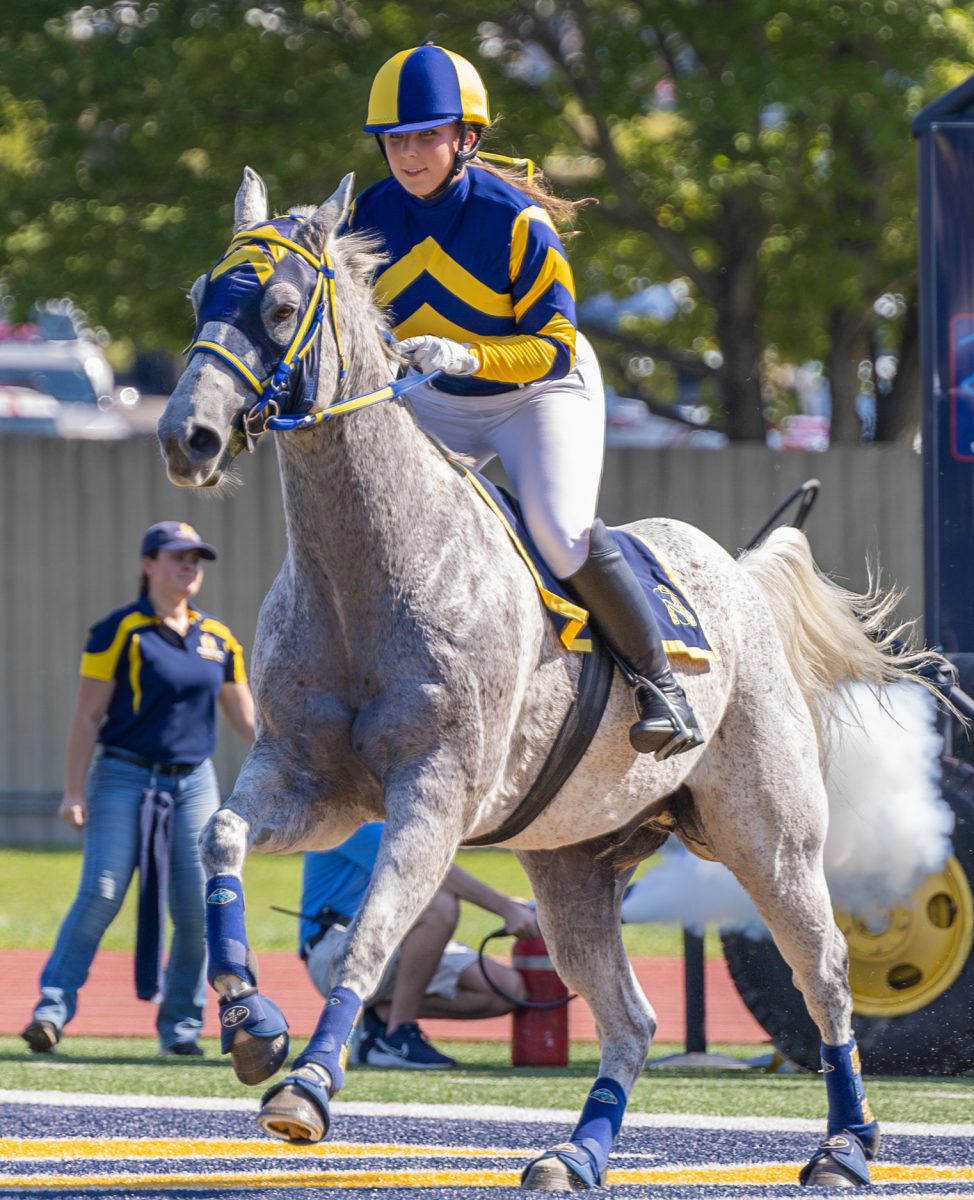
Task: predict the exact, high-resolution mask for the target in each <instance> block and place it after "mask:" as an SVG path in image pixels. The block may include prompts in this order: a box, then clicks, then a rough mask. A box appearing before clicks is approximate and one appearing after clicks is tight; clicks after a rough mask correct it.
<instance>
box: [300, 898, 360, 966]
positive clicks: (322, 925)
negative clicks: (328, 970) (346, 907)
mask: <svg viewBox="0 0 974 1200" xmlns="http://www.w3.org/2000/svg"><path fill="white" fill-rule="evenodd" d="M311 920H312V921H317V923H318V926H319V928H318V932H317V933H313V934H312V935H311V937H309V938H308V940H307V941H306V942H305V943H304V949H303V950H302V951H301V957H302V958H307V957H308V955H309V954H310V953H311V951H312V950H313V949H314V948H315V946H317V945H318V943H319V942H320V941H321V939H322V938H323V937H324V936H325V934H326V933H327V932H328V930H329V929H331V927H332V925H351V923H352V918H351V917H346V916H345V914H344V913H340V912H335V910H334V909H333V908H323V909H321V911H320V912H319V913H318V914H317V915H316V916H314V917H312V918H311Z"/></svg>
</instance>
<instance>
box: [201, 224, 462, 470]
mask: <svg viewBox="0 0 974 1200" xmlns="http://www.w3.org/2000/svg"><path fill="white" fill-rule="evenodd" d="M245 246H261V247H270V246H277V247H279V248H280V249H282V250H284V252H285V254H296V255H298V256H299V257H300V258H301V259H302V260H303V261H304V262H305V263H307V264H308V265H309V266H310V267H312V268H313V270H314V272H315V281H314V285H313V287H312V289H311V294H310V295H309V297H308V301H307V304H306V305H305V310H304V312H303V313H302V315H301V319H300V321H299V322H298V325H297V328H296V329H295V331H294V335H293V337H292V338H291V341H290V342H289V343H288V346H287V348H286V349H285V351H284V353H283V354H282V355H281V357H280V358H279V359H278V361H277V363H276V364H275V366H274V367H273V368H272V369H271V370H270V371H269V372H268V374H267V375H266V377H265V378H264V379H263V380H262V379H259V378H258V377H257V376H256V375H255V374H254V372H253V371H251V369H250V368H249V367H248V366H247V364H246V363H245V362H244V361H243V360H242V359H241V358H240V357H239V356H238V355H236V354H234V352H233V351H232V350H230V349H228V348H227V347H226V346H222V345H221V344H220V343H219V342H211V341H209V340H206V339H202V338H200V339H197V340H195V341H194V342H193V343H192V344H191V345H190V346H189V348H188V350H187V351H186V356H187V358H192V356H193V355H194V354H209V355H212V356H213V357H214V358H219V359H220V361H221V362H223V363H225V364H226V365H227V366H228V367H230V369H231V370H232V371H233V372H234V373H235V374H236V375H237V376H238V377H239V378H240V379H242V380H243V382H244V383H245V384H246V385H247V386H248V387H249V388H250V389H251V391H253V392H254V393H255V394H256V396H257V399H256V401H255V402H254V404H252V405H251V407H250V408H248V409H247V410H246V412H244V414H243V416H242V418H241V422H242V427H243V434H244V438H245V440H246V445H247V450H248V451H251V452H252V451H253V450H254V449H255V448H256V445H257V442H258V440H259V439H260V437H261V436H262V435H263V434H264V433H267V432H268V431H270V432H272V433H285V432H292V431H294V430H299V429H312V428H314V426H316V425H321V424H323V423H324V422H326V421H330V420H332V418H333V417H339V416H343V415H344V414H345V413H349V412H357V411H358V410H359V409H362V408H368V407H370V406H371V405H373V404H379V403H380V402H382V401H384V400H394V399H397V398H398V397H399V396H402V395H405V394H406V393H407V392H410V391H412V390H413V388H417V387H419V386H420V385H421V384H424V383H429V382H430V380H433V379H436V378H437V377H438V376H439V375H441V374H442V372H441V371H431V372H429V373H428V374H425V375H410V376H406V377H405V378H403V379H396V380H393V381H392V382H391V383H389V384H386V385H385V386H384V387H381V388H377V389H376V390H375V391H372V392H366V393H364V394H363V395H361V396H353V397H352V398H351V399H349V400H342V401H339V402H338V403H335V404H331V405H329V406H328V408H325V409H321V410H319V411H318V412H309V411H308V409H310V407H311V404H312V403H313V402H314V401H313V399H310V400H309V399H308V397H307V392H308V387H307V383H308V380H307V379H305V380H304V387H303V388H302V391H301V394H300V396H298V397H294V396H290V395H289V393H290V392H291V391H292V390H293V386H294V382H295V380H294V376H293V372H294V370H295V368H296V367H298V366H300V365H301V364H302V363H303V361H304V359H305V358H306V356H307V355H308V354H309V353H310V352H311V351H312V350H313V349H314V347H315V342H316V339H317V338H318V337H319V335H320V333H321V330H322V327H323V325H324V323H325V311H326V309H327V312H328V318H329V321H328V323H329V325H330V327H331V331H332V336H333V337H334V340H335V349H336V350H337V352H338V382H339V384H341V382H342V380H344V378H345V376H346V374H347V372H348V361H347V359H346V358H345V353H344V351H343V350H342V340H341V333H340V331H339V326H338V315H337V314H338V309H337V304H336V300H335V268H334V265H333V263H332V260H331V255H330V254H329V252H328V250H327V248H326V249H325V250H323V251H322V254H321V257H320V258H316V257H315V256H314V255H313V254H311V253H310V251H308V250H306V249H305V247H304V246H302V245H300V244H299V243H298V242H295V241H293V240H292V239H291V238H288V237H285V236H284V235H283V234H281V233H279V232H278V231H277V230H274V229H272V228H268V227H267V226H266V225H265V226H263V227H261V228H260V229H259V230H257V231H250V230H243V231H242V232H241V233H238V234H235V235H234V237H233V238H231V240H230V245H229V247H228V249H227V254H226V255H225V256H224V260H225V259H226V258H227V257H229V256H230V255H232V254H234V253H235V252H237V251H239V250H241V249H242V248H243V247H245ZM224 260H221V261H224ZM210 278H211V279H212V278H213V276H212V274H211V277H210ZM229 323H231V324H232V322H229ZM255 349H256V347H255ZM258 357H259V355H258ZM284 400H290V401H291V403H290V404H287V405H285V404H283V403H282V401H284ZM300 405H304V406H305V407H304V408H303V410H302V409H299V411H297V412H295V411H293V408H294V407H297V406H300ZM289 410H290V411H289Z"/></svg>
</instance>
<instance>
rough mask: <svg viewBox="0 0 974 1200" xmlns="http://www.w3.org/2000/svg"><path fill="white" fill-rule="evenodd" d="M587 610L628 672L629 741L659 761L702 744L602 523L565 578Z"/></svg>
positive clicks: (643, 602)
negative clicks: (632, 711) (632, 714)
mask: <svg viewBox="0 0 974 1200" xmlns="http://www.w3.org/2000/svg"><path fill="white" fill-rule="evenodd" d="M565 583H566V584H567V585H568V586H569V587H570V588H571V589H572V590H573V591H574V592H575V594H576V595H577V596H578V598H579V600H581V602H582V604H584V605H585V607H586V608H587V609H588V610H589V613H590V614H591V617H592V621H593V623H594V625H595V628H596V630H597V631H598V632H599V633H600V634H601V635H602V637H603V638H604V639H605V641H606V642H607V643H608V645H609V648H610V649H611V650H612V652H613V653H614V654H615V656H616V657H617V658H619V659H621V660H622V662H623V663H625V665H626V666H627V667H628V668H629V672H630V674H631V675H634V676H635V677H636V678H635V679H634V680H633V679H630V682H631V683H632V684H633V702H634V703H635V706H636V712H637V713H638V715H639V720H638V721H636V723H635V725H633V726H632V728H631V729H630V730H629V741H630V742H631V743H632V746H633V749H635V750H638V751H639V753H640V754H655V755H656V757H657V758H658V759H664V758H669V757H670V756H671V755H673V754H682V753H683V751H684V750H692V749H693V748H694V747H695V746H700V745H702V744H703V734H702V733H701V732H700V726H699V725H698V724H697V718H696V717H695V716H694V714H693V709H691V707H690V705H689V703H688V702H687V698H686V696H685V695H684V692H683V688H681V687H680V685H679V684H678V683H677V681H676V680H675V679H674V678H673V673H672V672H671V671H670V664H669V662H668V661H667V658H666V652H665V651H664V649H663V643H662V641H661V639H660V634H659V628H658V626H657V624H656V618H655V616H654V615H653V610H652V609H651V608H650V606H649V601H648V600H647V599H646V596H645V595H644V593H643V590H642V588H641V587H640V586H639V581H638V580H637V579H636V577H635V575H634V574H633V573H632V569H631V568H630V566H629V564H628V563H627V562H626V560H625V558H624V557H623V555H622V552H621V551H620V550H619V549H618V547H617V546H616V544H615V542H613V540H612V538H611V537H610V535H609V531H608V530H607V529H606V527H605V525H604V524H603V523H602V521H601V520H598V519H596V520H595V521H594V522H593V524H592V533H591V538H590V541H589V551H588V558H587V559H586V560H585V562H584V563H583V564H582V566H581V567H580V568H579V570H577V571H576V572H575V574H574V575H572V576H570V577H569V578H568V579H566V580H565Z"/></svg>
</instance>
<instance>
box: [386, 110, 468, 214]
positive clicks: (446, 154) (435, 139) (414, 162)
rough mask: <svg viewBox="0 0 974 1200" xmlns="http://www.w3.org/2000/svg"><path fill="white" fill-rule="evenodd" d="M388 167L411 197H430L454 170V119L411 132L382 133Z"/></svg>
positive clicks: (456, 143)
mask: <svg viewBox="0 0 974 1200" xmlns="http://www.w3.org/2000/svg"><path fill="white" fill-rule="evenodd" d="M382 141H383V145H384V146H385V151H386V158H387V159H388V162H389V170H390V171H391V172H392V174H393V177H394V178H395V180H396V181H397V182H398V183H399V184H401V186H402V187H404V188H405V189H406V191H407V192H409V194H410V195H411V196H418V197H420V198H422V197H423V196H429V195H431V194H432V193H433V192H435V191H436V189H437V188H438V187H440V186H441V185H442V184H443V183H444V182H445V181H446V179H447V178H448V177H449V174H450V172H451V171H452V170H453V163H454V160H455V158H456V153H457V150H458V148H459V146H460V127H459V125H458V124H457V123H456V122H453V123H452V124H451V125H440V126H438V127H437V128H436V129H421V130H419V131H418V132H414V133H387V134H384V135H383V139H382Z"/></svg>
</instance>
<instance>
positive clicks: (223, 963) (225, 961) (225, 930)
mask: <svg viewBox="0 0 974 1200" xmlns="http://www.w3.org/2000/svg"><path fill="white" fill-rule="evenodd" d="M206 946H207V951H208V957H209V962H208V965H207V969H206V978H207V979H208V980H209V982H210V984H212V983H213V980H214V979H216V977H217V976H218V975H236V976H237V977H238V978H239V979H242V980H243V981H244V983H248V984H250V986H251V987H253V986H254V984H255V983H256V982H257V981H256V979H254V977H253V975H252V974H251V973H250V971H249V970H248V969H247V965H246V964H247V950H248V949H249V947H248V944H247V928H246V925H245V923H244V894H243V884H242V883H241V881H240V880H239V879H238V878H237V877H236V875H214V876H213V878H212V879H210V880H209V881H208V882H207V885H206Z"/></svg>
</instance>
